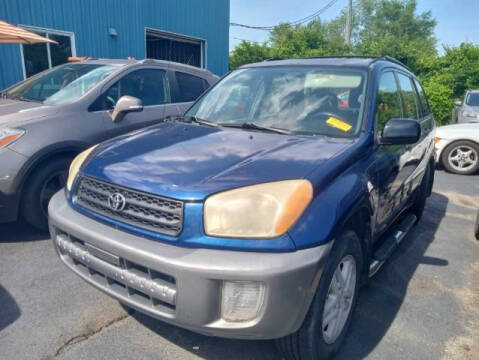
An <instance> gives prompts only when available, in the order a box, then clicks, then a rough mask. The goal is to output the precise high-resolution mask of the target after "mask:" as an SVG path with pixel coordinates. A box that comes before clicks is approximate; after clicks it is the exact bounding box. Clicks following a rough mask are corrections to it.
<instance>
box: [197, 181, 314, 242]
mask: <svg viewBox="0 0 479 360" xmlns="http://www.w3.org/2000/svg"><path fill="white" fill-rule="evenodd" d="M312 198H313V187H312V185H311V183H310V182H309V181H307V180H285V181H277V182H271V183H264V184H258V185H252V186H246V187H242V188H238V189H233V190H228V191H225V192H221V193H218V194H215V195H212V196H210V197H209V198H207V199H206V202H205V206H204V213H203V216H204V226H205V233H206V234H207V235H211V236H224V237H239V238H273V237H277V236H279V235H282V234H284V233H285V232H286V231H288V229H289V228H290V227H291V226H292V225H293V224H294V223H295V222H296V220H297V219H298V218H299V217H300V216H301V214H302V213H303V212H304V210H305V209H306V207H307V206H308V204H309V203H310V202H311V199H312Z"/></svg>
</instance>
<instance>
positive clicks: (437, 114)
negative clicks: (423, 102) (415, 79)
mask: <svg viewBox="0 0 479 360" xmlns="http://www.w3.org/2000/svg"><path fill="white" fill-rule="evenodd" d="M423 85H424V91H425V92H426V94H427V96H428V98H429V103H430V105H431V109H432V112H433V113H434V118H435V119H436V123H437V124H438V125H446V124H449V122H450V120H451V117H452V109H453V108H454V101H453V99H452V89H451V88H450V87H448V86H447V85H443V84H440V83H438V82H435V81H434V80H429V81H426V82H425V83H424V84H423Z"/></svg>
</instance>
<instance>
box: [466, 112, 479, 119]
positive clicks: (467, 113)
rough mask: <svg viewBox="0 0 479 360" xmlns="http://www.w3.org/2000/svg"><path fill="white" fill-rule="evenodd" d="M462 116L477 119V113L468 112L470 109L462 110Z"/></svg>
mask: <svg viewBox="0 0 479 360" xmlns="http://www.w3.org/2000/svg"><path fill="white" fill-rule="evenodd" d="M462 116H464V117H472V118H478V119H479V114H476V113H473V112H470V111H463V112H462Z"/></svg>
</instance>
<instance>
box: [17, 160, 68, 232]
mask: <svg viewBox="0 0 479 360" xmlns="http://www.w3.org/2000/svg"><path fill="white" fill-rule="evenodd" d="M70 163H71V158H69V157H59V158H56V159H52V160H50V161H48V162H47V163H44V164H42V165H40V166H39V167H38V168H37V169H36V170H35V171H34V172H33V173H32V174H31V175H30V176H29V181H28V182H27V184H26V185H25V189H24V192H23V195H22V204H21V214H22V216H23V218H24V219H25V220H26V221H27V222H28V223H29V224H30V225H32V226H33V227H35V228H37V229H39V230H44V231H46V230H48V203H49V201H50V199H51V197H52V196H53V195H54V194H55V193H56V192H57V191H58V190H60V189H61V188H62V187H64V186H65V184H66V180H67V177H68V166H69V165H70Z"/></svg>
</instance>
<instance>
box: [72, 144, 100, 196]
mask: <svg viewBox="0 0 479 360" xmlns="http://www.w3.org/2000/svg"><path fill="white" fill-rule="evenodd" d="M97 146H98V145H95V146H92V147H91V148H88V149H86V150H85V151H83V152H81V153H79V154H78V155H77V156H76V157H75V158H74V159H73V161H72V163H71V164H70V170H69V171H68V180H67V190H68V191H70V190H71V189H72V185H73V181H75V177H76V176H77V174H78V171H80V167H81V166H82V164H83V162H84V161H85V159H86V158H87V157H88V155H90V153H91V152H92V151H93V149H95V148H96V147H97Z"/></svg>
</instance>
